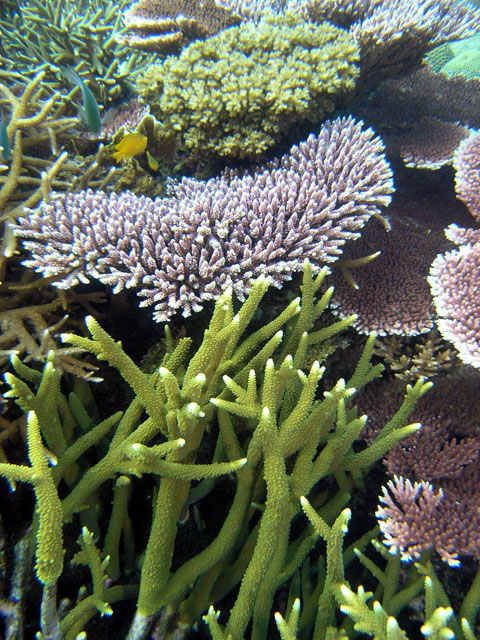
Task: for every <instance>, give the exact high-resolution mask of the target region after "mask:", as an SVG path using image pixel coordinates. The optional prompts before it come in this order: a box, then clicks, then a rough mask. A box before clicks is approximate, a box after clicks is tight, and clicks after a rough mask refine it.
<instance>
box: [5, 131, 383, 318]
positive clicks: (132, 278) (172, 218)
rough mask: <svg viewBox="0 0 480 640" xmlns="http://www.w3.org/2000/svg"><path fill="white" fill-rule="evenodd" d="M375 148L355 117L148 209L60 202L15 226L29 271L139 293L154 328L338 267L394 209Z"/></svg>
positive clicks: (115, 200) (125, 201)
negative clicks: (261, 287) (385, 209)
mask: <svg viewBox="0 0 480 640" xmlns="http://www.w3.org/2000/svg"><path fill="white" fill-rule="evenodd" d="M392 190H393V185H392V177H391V172H390V168H389V166H388V164H387V162H386V160H385V158H384V156H383V154H382V143H381V141H380V140H379V139H378V138H375V137H374V134H373V132H372V131H371V130H366V131H362V125H361V123H356V122H355V121H354V120H353V119H352V118H338V119H337V120H335V121H333V122H328V123H326V124H324V125H323V126H322V128H321V130H320V133H319V136H318V137H315V136H313V135H312V136H310V137H309V138H308V139H307V140H306V141H305V142H303V143H301V144H300V145H299V146H295V147H293V148H292V149H291V152H290V154H289V155H285V156H284V157H283V158H282V159H280V160H279V161H277V162H274V163H271V164H270V165H268V167H267V168H260V169H257V171H255V172H254V173H253V174H251V175H249V174H245V175H243V176H241V175H238V174H236V173H234V172H227V173H225V174H223V175H222V176H221V177H219V178H212V179H211V180H209V181H207V182H200V181H197V180H193V179H183V180H182V182H180V183H178V184H172V185H171V189H170V195H169V196H168V197H166V198H163V199H157V200H155V201H152V200H150V199H149V198H146V197H142V198H137V197H135V196H133V194H131V193H128V192H127V193H124V194H122V195H120V196H117V195H115V194H112V195H111V196H109V197H108V196H106V195H105V194H104V193H103V192H82V193H80V194H76V195H72V196H67V197H65V198H57V199H55V200H54V201H53V202H52V203H51V204H50V205H46V206H44V207H43V208H42V209H41V210H40V211H39V212H38V213H37V212H34V211H31V212H29V214H28V215H27V216H26V217H24V218H22V219H21V220H20V221H19V224H18V225H17V226H16V231H15V233H16V234H17V235H18V236H20V237H22V238H24V241H25V246H26V248H28V249H29V250H30V251H31V252H32V258H31V259H30V260H28V261H27V262H26V263H25V264H27V265H28V266H30V267H33V268H35V269H36V270H37V271H39V272H41V273H42V274H43V275H44V276H48V277H51V276H54V277H55V278H57V279H58V280H57V286H60V287H62V288H68V287H71V286H73V285H75V284H76V283H77V282H79V281H85V280H88V278H89V277H93V278H98V279H99V280H100V281H102V282H104V283H106V284H108V285H109V286H112V287H114V290H115V291H120V290H121V289H123V288H124V287H127V288H130V287H135V288H136V289H138V290H139V295H140V297H142V298H144V301H143V302H142V303H141V304H142V305H154V307H155V314H154V316H155V318H156V320H158V321H162V320H165V319H166V318H167V317H169V316H170V315H172V314H173V313H175V311H177V310H182V312H183V314H184V315H186V316H187V315H189V314H190V313H191V312H192V311H197V310H199V309H200V308H201V306H202V304H203V302H204V301H206V300H210V299H211V298H212V297H214V296H215V295H218V292H219V291H221V290H222V288H223V287H225V286H231V287H233V290H234V291H235V293H236V294H237V295H238V296H239V297H240V298H241V299H243V297H244V296H245V292H246V291H247V290H248V288H249V286H250V280H251V278H252V277H255V276H256V275H258V274H260V273H264V274H268V275H270V276H271V277H272V279H273V282H274V284H275V285H276V286H280V285H281V283H282V282H284V281H285V280H288V279H290V278H291V276H292V273H293V272H294V271H298V270H301V268H302V265H303V261H304V259H305V258H309V259H310V260H311V261H312V263H313V264H314V266H315V268H318V267H319V266H320V265H322V264H324V263H328V262H332V261H334V260H335V259H336V258H337V257H338V255H339V254H340V253H341V250H342V246H343V244H344V242H345V241H346V240H347V239H349V238H357V237H358V236H359V232H360V229H361V228H362V226H363V225H364V223H365V222H366V220H368V218H369V217H370V216H372V215H373V214H376V213H378V211H379V209H380V207H382V206H385V205H387V204H388V203H389V201H390V195H389V194H390V193H391V192H392Z"/></svg>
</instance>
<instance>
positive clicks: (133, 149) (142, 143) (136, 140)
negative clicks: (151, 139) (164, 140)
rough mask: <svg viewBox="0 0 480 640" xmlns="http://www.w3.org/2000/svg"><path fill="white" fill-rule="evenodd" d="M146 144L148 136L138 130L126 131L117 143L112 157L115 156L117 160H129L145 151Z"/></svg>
mask: <svg viewBox="0 0 480 640" xmlns="http://www.w3.org/2000/svg"><path fill="white" fill-rule="evenodd" d="M146 146H147V136H143V135H142V134H141V133H138V132H137V131H135V132H134V133H126V134H125V135H124V136H123V138H122V139H121V140H120V142H119V143H118V144H116V145H115V149H116V151H115V152H114V153H112V157H113V158H115V160H116V161H117V162H120V161H121V160H127V159H128V158H133V156H138V154H139V153H142V152H143V151H145V147H146Z"/></svg>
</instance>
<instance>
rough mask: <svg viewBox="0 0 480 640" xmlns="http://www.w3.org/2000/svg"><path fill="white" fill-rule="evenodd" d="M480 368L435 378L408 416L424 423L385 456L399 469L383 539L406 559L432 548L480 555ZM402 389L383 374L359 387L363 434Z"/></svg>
mask: <svg viewBox="0 0 480 640" xmlns="http://www.w3.org/2000/svg"><path fill="white" fill-rule="evenodd" d="M479 384H480V372H479V371H476V370H475V369H472V368H470V367H463V368H462V369H460V370H458V371H457V373H456V374H455V375H450V376H440V377H438V378H436V380H435V385H434V387H433V388H432V390H431V391H429V392H428V393H427V394H426V395H425V396H424V397H423V398H422V399H421V400H420V401H419V403H418V404H417V405H416V407H415V409H414V411H413V413H412V415H411V417H410V420H412V421H414V422H419V423H421V425H422V427H421V429H420V430H419V431H418V432H416V433H415V434H412V435H409V436H407V437H406V438H404V439H403V440H402V441H401V442H399V443H398V444H397V445H395V446H394V447H393V449H391V450H390V451H389V452H388V453H387V455H386V456H385V458H384V460H383V462H384V464H385V467H386V468H387V470H388V473H389V474H390V475H392V476H394V478H393V481H390V482H388V484H387V487H386V488H384V489H383V496H381V497H380V506H379V509H378V511H377V514H376V515H377V518H378V520H379V524H380V528H381V530H382V532H383V533H384V536H385V544H386V545H387V546H388V547H390V549H391V551H392V552H393V553H397V552H399V553H400V555H401V557H402V559H403V560H406V561H408V560H412V559H414V558H417V557H418V556H419V555H420V554H421V553H422V552H423V551H427V550H429V549H434V550H435V551H436V552H437V553H438V554H439V555H440V557H441V558H442V560H444V561H445V562H447V563H448V564H449V565H451V566H456V565H458V564H459V562H460V560H459V559H460V558H461V557H462V556H472V557H474V558H477V559H480V536H479V535H478V531H479V530H480V466H479V462H480V435H479V431H478V415H479V410H480V398H479V395H478V388H479ZM402 397H403V393H401V392H399V391H396V392H394V391H393V387H392V384H391V382H390V381H388V380H383V381H382V382H377V383H375V384H373V385H371V386H370V388H368V389H365V390H364V391H362V393H361V395H360V398H359V408H360V411H361V412H362V413H365V414H368V416H369V419H368V421H367V424H366V427H365V430H364V432H363V434H362V437H364V438H365V440H366V441H367V442H368V443H372V442H373V441H374V440H375V438H376V437H377V436H378V433H379V432H380V429H381V428H382V426H383V425H384V424H386V423H387V422H388V421H389V420H390V419H391V418H392V416H393V415H394V413H395V411H396V410H397V409H398V406H399V404H400V402H401V399H402Z"/></svg>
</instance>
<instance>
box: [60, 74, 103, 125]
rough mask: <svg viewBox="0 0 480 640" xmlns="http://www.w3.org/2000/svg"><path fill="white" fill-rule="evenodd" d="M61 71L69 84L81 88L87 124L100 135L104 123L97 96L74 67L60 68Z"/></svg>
mask: <svg viewBox="0 0 480 640" xmlns="http://www.w3.org/2000/svg"><path fill="white" fill-rule="evenodd" d="M60 69H61V71H62V73H63V75H64V76H65V77H66V78H67V80H68V81H69V82H71V83H72V84H74V85H76V86H77V87H80V91H81V92H82V100H83V111H84V113H85V120H86V122H87V126H88V128H89V129H90V131H91V132H92V133H100V129H101V128H102V123H101V120H100V111H99V109H98V104H97V101H96V100H95V96H94V95H93V93H92V92H91V91H90V89H89V88H88V87H87V85H86V84H85V83H84V82H83V80H82V79H81V77H80V76H79V75H78V73H77V72H76V71H75V69H73V68H72V67H60Z"/></svg>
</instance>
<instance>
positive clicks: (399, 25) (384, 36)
mask: <svg viewBox="0 0 480 640" xmlns="http://www.w3.org/2000/svg"><path fill="white" fill-rule="evenodd" d="M298 6H299V8H300V9H301V10H303V11H305V12H306V15H307V16H308V18H309V19H310V20H314V21H322V20H329V21H332V22H333V23H335V24H338V25H339V26H343V27H347V28H349V31H350V33H351V34H352V35H353V36H354V37H355V38H356V40H357V41H358V42H359V44H360V50H361V68H362V84H367V85H371V84H374V83H375V82H378V81H379V80H382V79H384V78H387V77H393V76H394V75H396V74H400V73H404V72H405V71H407V70H408V69H409V68H413V67H415V66H416V65H417V64H418V63H419V62H420V61H421V59H422V58H423V56H424V55H425V54H426V53H427V52H428V51H430V50H431V49H433V48H434V47H436V46H438V45H440V44H443V43H444V42H447V41H449V40H458V39H460V38H466V37H468V36H471V35H473V34H474V33H475V32H476V31H477V30H478V24H479V20H480V12H479V11H478V10H477V9H475V8H474V7H472V5H471V4H469V3H468V2H463V1H460V2H457V1H456V0H420V1H418V0H386V1H384V2H379V1H378V0H367V1H366V2H359V1H358V0H334V1H333V2H331V1H330V0H306V1H305V2H304V1H302V0H298Z"/></svg>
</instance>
